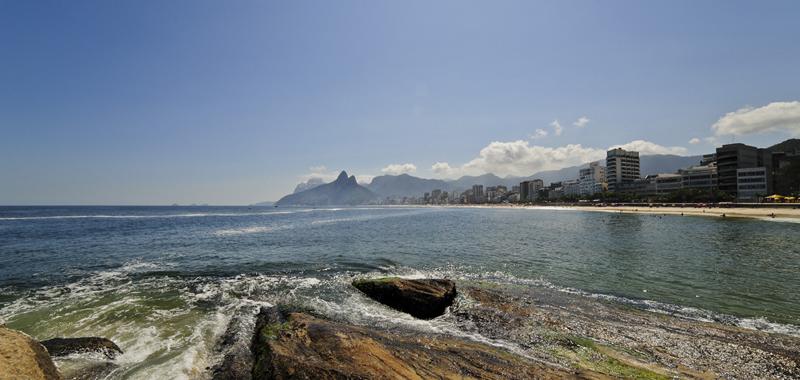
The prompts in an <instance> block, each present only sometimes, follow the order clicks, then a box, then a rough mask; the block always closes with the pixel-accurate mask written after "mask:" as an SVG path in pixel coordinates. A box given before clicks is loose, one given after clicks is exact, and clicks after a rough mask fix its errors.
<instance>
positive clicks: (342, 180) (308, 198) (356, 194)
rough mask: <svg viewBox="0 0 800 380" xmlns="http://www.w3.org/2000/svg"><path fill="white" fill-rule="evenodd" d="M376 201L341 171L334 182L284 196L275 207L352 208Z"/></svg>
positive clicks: (353, 177) (371, 193) (374, 197)
mask: <svg viewBox="0 0 800 380" xmlns="http://www.w3.org/2000/svg"><path fill="white" fill-rule="evenodd" d="M375 200H377V196H376V195H375V193H373V192H372V191H370V190H369V189H367V188H365V187H364V186H361V185H359V184H358V182H357V181H356V177H355V176H349V177H348V176H347V172H346V171H344V170H342V172H341V173H339V176H338V177H337V178H336V180H335V181H333V182H330V183H326V184H322V185H318V186H316V187H313V188H311V189H307V190H302V191H300V192H296V193H292V194H289V195H286V196H284V197H283V198H281V199H279V200H278V201H277V202H275V205H276V206H352V205H360V204H367V203H370V202H373V201H375Z"/></svg>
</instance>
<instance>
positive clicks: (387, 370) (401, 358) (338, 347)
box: [252, 307, 603, 379]
mask: <svg viewBox="0 0 800 380" xmlns="http://www.w3.org/2000/svg"><path fill="white" fill-rule="evenodd" d="M253 353H254V356H255V365H254V367H253V373H252V375H253V376H252V377H253V378H255V379H288V378H297V379H397V378H403V379H428V378H480V379H563V378H603V376H602V375H600V374H597V373H592V372H575V371H573V370H569V369H564V368H557V367H552V366H547V365H545V364H541V363H538V362H533V361H530V360H528V359H526V358H523V357H521V356H518V355H514V354H512V353H510V352H508V351H505V350H503V349H500V348H497V347H493V346H489V345H485V344H481V343H477V342H472V341H467V340H463V339H458V338H454V337H446V336H432V335H428V334H420V333H414V332H409V331H403V332H388V331H379V330H376V329H371V328H367V327H359V326H352V325H346V324H342V323H338V322H333V321H329V320H325V319H322V318H318V317H315V316H312V315H310V314H308V313H303V312H293V311H291V310H279V309H278V308H275V307H272V308H264V309H262V310H261V312H260V313H259V315H258V318H257V322H256V333H255V338H254V342H253Z"/></svg>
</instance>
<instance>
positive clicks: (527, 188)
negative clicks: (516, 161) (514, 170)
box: [519, 179, 544, 202]
mask: <svg viewBox="0 0 800 380" xmlns="http://www.w3.org/2000/svg"><path fill="white" fill-rule="evenodd" d="M542 188H544V181H542V180H541V179H533V180H530V181H522V182H520V184H519V200H520V202H530V201H535V200H536V199H538V197H539V190H541V189H542Z"/></svg>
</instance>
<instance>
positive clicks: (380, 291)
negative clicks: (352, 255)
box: [353, 277, 456, 319]
mask: <svg viewBox="0 0 800 380" xmlns="http://www.w3.org/2000/svg"><path fill="white" fill-rule="evenodd" d="M353 286H355V287H356V288H358V290H360V291H362V292H364V294H366V295H367V296H369V297H370V298H372V299H374V300H376V301H378V302H380V303H382V304H384V305H387V306H390V307H392V308H394V309H397V310H400V311H402V312H406V313H408V314H411V315H413V316H415V317H417V318H422V319H431V318H436V317H438V316H440V315H442V314H444V311H445V309H447V307H448V306H450V305H451V304H452V303H453V299H455V297H456V284H455V283H454V282H453V281H450V280H440V279H436V280H431V279H425V280H409V279H403V278H397V277H385V278H376V279H366V280H355V281H353Z"/></svg>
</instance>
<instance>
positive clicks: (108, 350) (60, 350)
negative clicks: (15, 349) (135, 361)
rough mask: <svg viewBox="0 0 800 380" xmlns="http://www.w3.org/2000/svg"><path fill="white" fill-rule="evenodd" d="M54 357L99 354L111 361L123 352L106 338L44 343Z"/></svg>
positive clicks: (71, 339)
mask: <svg viewBox="0 0 800 380" xmlns="http://www.w3.org/2000/svg"><path fill="white" fill-rule="evenodd" d="M42 345H43V346H45V347H46V348H47V351H49V352H50V355H52V356H66V355H70V354H75V353H83V352H97V353H101V354H103V355H105V356H106V357H107V358H109V359H114V358H115V357H116V356H117V355H118V354H121V353H122V350H121V349H120V348H119V346H117V345H116V344H115V343H114V342H112V341H110V340H108V339H106V338H98V337H82V338H53V339H48V340H45V341H42Z"/></svg>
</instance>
